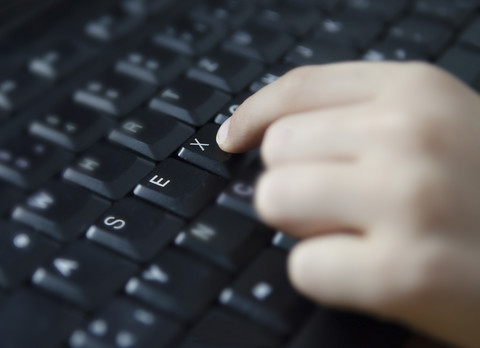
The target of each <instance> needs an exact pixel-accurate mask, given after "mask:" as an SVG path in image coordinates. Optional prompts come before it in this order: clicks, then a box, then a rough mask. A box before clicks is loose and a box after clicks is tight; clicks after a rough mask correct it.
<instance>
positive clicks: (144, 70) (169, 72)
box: [115, 42, 190, 85]
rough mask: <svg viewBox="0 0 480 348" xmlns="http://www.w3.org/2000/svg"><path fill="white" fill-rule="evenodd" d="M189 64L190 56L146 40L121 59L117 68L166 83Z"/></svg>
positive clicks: (152, 81)
mask: <svg viewBox="0 0 480 348" xmlns="http://www.w3.org/2000/svg"><path fill="white" fill-rule="evenodd" d="M188 66H190V59H189V58H187V57H185V56H183V55H180V54H178V53H174V52H172V51H169V50H167V49H165V48H163V47H158V46H155V45H153V44H152V43H150V42H144V43H143V44H142V45H141V46H139V47H138V48H135V49H132V50H130V51H129V53H127V54H126V55H125V56H124V57H123V58H122V59H121V60H119V61H118V62H117V64H116V65H115V69H116V70H117V71H118V72H120V73H122V74H126V75H130V76H131V77H134V78H138V79H141V80H144V81H146V82H149V83H153V84H156V85H165V84H167V83H169V82H172V81H173V80H174V79H176V78H177V77H178V76H179V75H180V74H181V73H183V72H184V71H185V70H186V69H187V67H188Z"/></svg>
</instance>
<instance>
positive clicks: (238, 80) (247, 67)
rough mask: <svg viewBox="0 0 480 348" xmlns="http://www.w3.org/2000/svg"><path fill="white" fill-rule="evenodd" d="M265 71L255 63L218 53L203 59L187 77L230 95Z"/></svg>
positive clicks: (190, 70)
mask: <svg viewBox="0 0 480 348" xmlns="http://www.w3.org/2000/svg"><path fill="white" fill-rule="evenodd" d="M262 71H263V67H262V66H261V65H260V64H258V63H257V62H255V61H252V60H249V59H246V58H244V57H242V56H239V55H236V54H232V53H229V52H224V51H218V52H213V53H210V54H207V55H205V56H203V57H201V58H200V59H199V60H198V61H197V63H196V64H195V65H194V66H193V67H192V68H190V69H189V70H188V72H187V76H188V77H190V78H192V79H195V80H198V81H200V82H204V83H206V84H208V85H210V86H212V87H216V88H219V89H222V90H224V91H226V92H228V93H238V92H240V91H241V90H243V89H244V88H245V87H247V85H248V84H249V83H250V82H251V81H252V80H253V79H254V78H256V77H257V76H258V75H260V73H261V72H262Z"/></svg>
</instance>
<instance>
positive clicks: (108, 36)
mask: <svg viewBox="0 0 480 348" xmlns="http://www.w3.org/2000/svg"><path fill="white" fill-rule="evenodd" d="M138 24H140V17H137V16H131V15H129V14H128V13H126V12H123V11H122V10H121V9H113V10H112V11H110V12H107V13H104V14H102V15H100V16H99V17H97V18H95V19H93V20H91V21H89V22H88V23H87V24H86V25H85V34H87V35H88V36H89V37H91V38H92V39H95V40H99V41H103V42H113V41H116V40H118V39H119V38H121V37H124V36H126V35H127V34H129V33H130V32H131V31H132V30H133V29H135V28H136V27H137V25H138Z"/></svg>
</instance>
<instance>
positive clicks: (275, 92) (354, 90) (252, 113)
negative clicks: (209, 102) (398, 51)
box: [217, 62, 399, 152]
mask: <svg viewBox="0 0 480 348" xmlns="http://www.w3.org/2000/svg"><path fill="white" fill-rule="evenodd" d="M398 66H399V64H398V63H370V62H361V63H341V64H332V65H323V66H313V67H312V66H309V67H302V68H298V69H294V70H293V71H291V72H289V73H287V74H285V75H284V76H282V77H281V78H280V79H278V80H277V81H275V82H274V83H272V84H271V85H269V86H266V87H265V88H263V89H261V90H260V91H259V92H257V93H256V94H255V95H253V96H252V97H250V98H248V99H247V100H246V101H245V102H244V103H243V104H242V105H240V107H239V108H238V109H237V110H236V112H235V113H234V115H233V116H232V117H231V118H230V119H229V120H228V121H227V122H225V123H224V125H222V127H221V128H220V130H219V133H218V135H217V142H218V143H219V145H220V147H221V148H222V149H223V150H225V151H228V152H242V151H246V150H248V149H251V148H253V147H256V146H258V145H259V144H260V142H261V138H262V135H263V133H264V131H265V130H266V128H267V127H268V126H269V125H270V124H271V123H272V122H273V121H275V120H276V119H278V118H280V117H282V116H284V115H289V114H293V113H300V112H304V111H307V110H311V109H317V108H332V107H336V106H339V105H346V104H356V103H362V102H365V101H367V100H369V99H370V98H373V97H374V96H375V95H376V94H377V93H378V91H381V90H382V89H383V87H382V86H383V84H384V82H386V76H388V77H389V78H390V77H391V75H392V74H394V73H396V71H397V67H398Z"/></svg>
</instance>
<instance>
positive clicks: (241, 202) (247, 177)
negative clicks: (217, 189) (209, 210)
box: [217, 168, 260, 220]
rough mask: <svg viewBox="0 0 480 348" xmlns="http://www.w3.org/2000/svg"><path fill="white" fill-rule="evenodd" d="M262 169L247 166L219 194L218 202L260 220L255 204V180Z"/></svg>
mask: <svg viewBox="0 0 480 348" xmlns="http://www.w3.org/2000/svg"><path fill="white" fill-rule="evenodd" d="M259 174H260V171H259V170H258V169H256V168H247V169H245V170H243V171H242V173H241V174H240V175H238V176H237V177H235V178H234V179H233V180H232V181H231V182H230V183H229V184H228V186H227V187H226V188H225V190H224V191H223V192H222V193H221V194H220V195H219V196H218V198H217V203H218V204H219V205H221V206H223V207H226V208H228V209H231V210H233V211H236V212H237V213H240V214H243V215H246V216H248V217H250V218H252V219H257V220H258V215H257V212H256V211H255V207H254V206H253V197H254V193H255V181H256V179H257V177H258V176H259Z"/></svg>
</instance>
